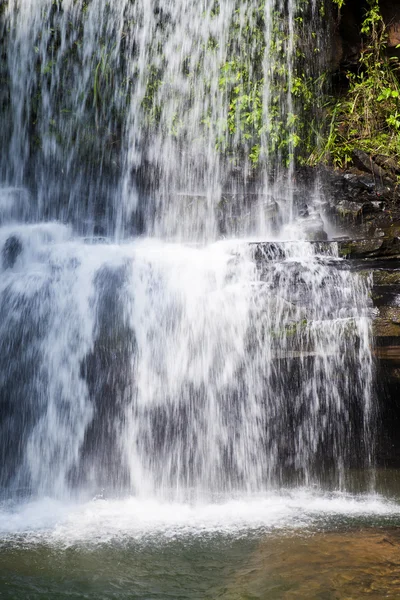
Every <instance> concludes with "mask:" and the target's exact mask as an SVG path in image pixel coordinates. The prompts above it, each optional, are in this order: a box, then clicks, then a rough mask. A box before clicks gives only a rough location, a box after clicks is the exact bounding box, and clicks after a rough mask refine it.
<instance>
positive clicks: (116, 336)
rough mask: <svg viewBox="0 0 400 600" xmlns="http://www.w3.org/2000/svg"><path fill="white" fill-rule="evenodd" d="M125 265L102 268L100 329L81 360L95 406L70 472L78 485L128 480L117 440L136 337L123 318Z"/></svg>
mask: <svg viewBox="0 0 400 600" xmlns="http://www.w3.org/2000/svg"><path fill="white" fill-rule="evenodd" d="M125 281H126V267H125V266H124V265H123V266H121V267H116V268H111V267H103V268H102V269H101V270H100V271H99V272H98V273H97V276H96V279H95V286H96V290H97V298H98V300H97V306H96V307H95V309H96V330H95V336H96V338H95V342H94V345H93V348H92V349H91V351H90V352H89V353H88V355H87V356H86V358H85V360H84V361H83V363H82V365H81V371H82V377H83V378H84V379H85V380H86V382H87V387H88V391H89V395H90V399H91V402H92V405H93V419H92V422H91V423H90V425H89V426H88V428H87V430H86V432H85V439H84V443H83V446H82V449H81V460H80V463H79V464H78V465H77V467H76V468H75V469H73V471H72V472H71V474H70V477H71V481H72V482H73V483H75V484H82V483H85V484H86V485H88V484H91V485H92V486H93V487H94V488H95V489H102V488H104V487H108V488H110V487H111V488H113V489H119V488H120V487H125V486H126V485H128V484H129V481H128V474H127V473H128V469H127V468H126V466H125V465H124V461H123V458H122V456H121V451H120V447H119V442H118V436H119V428H121V429H122V421H123V410H124V406H125V400H126V398H129V397H131V395H132V377H133V372H132V369H133V365H132V356H134V355H135V350H136V341H135V337H134V334H133V332H132V331H131V329H130V328H129V326H128V324H127V323H126V320H125V319H124V296H123V292H124V284H125Z"/></svg>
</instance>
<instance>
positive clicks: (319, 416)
mask: <svg viewBox="0 0 400 600" xmlns="http://www.w3.org/2000/svg"><path fill="white" fill-rule="evenodd" d="M320 8H321V7H320V4H319V3H318V2H312V3H310V6H309V7H308V9H307V11H308V12H307V14H305V13H304V15H303V12H302V11H305V10H306V9H305V8H304V7H303V3H302V2H289V3H288V4H287V5H286V6H285V8H284V9H283V8H282V6H281V3H279V2H275V1H273V0H268V1H267V2H265V3H258V2H256V1H255V0H245V1H244V2H243V1H242V2H236V1H235V0H220V2H218V3H214V2H211V1H210V2H204V1H201V2H199V1H198V0H177V1H176V2H171V1H169V0H160V1H159V2H156V3H152V2H148V1H147V0H136V1H135V2H131V0H115V1H113V2H109V3H107V2H104V1H103V0H91V1H89V2H86V1H85V2H83V1H81V0H78V1H76V0H63V1H62V2H53V0H30V1H28V2H18V1H17V0H9V1H8V3H7V5H6V7H5V9H4V10H3V12H2V19H3V33H4V40H3V42H2V44H4V45H5V47H6V58H7V64H6V66H5V67H4V65H2V72H3V71H4V70H5V71H6V74H7V85H8V91H9V100H8V101H5V110H4V114H3V117H1V118H0V127H1V130H0V136H1V141H2V144H3V147H4V148H6V150H5V151H4V152H2V154H1V157H0V175H1V178H2V181H3V189H1V190H0V222H1V228H0V248H1V258H2V261H1V269H2V270H1V279H0V310H1V315H2V319H1V323H0V332H1V336H0V377H1V392H0V401H1V404H0V433H1V436H0V458H1V460H2V462H3V464H4V465H5V469H4V470H3V471H2V474H1V482H0V483H1V486H2V489H3V490H4V494H5V495H11V496H15V495H16V494H19V493H21V494H27V495H29V494H32V495H39V496H43V495H50V496H58V497H62V498H63V497H68V496H69V495H71V494H75V493H78V494H79V493H81V494H93V493H96V494H97V493H100V492H101V493H103V491H104V493H110V494H113V493H116V494H126V493H133V494H135V495H137V496H144V497H158V498H161V499H162V500H165V499H173V500H188V499H189V500H191V499H194V500H198V499H200V498H206V499H210V498H212V499H215V498H219V497H220V496H221V495H224V494H225V495H230V494H233V493H236V492H239V493H253V492H254V493H260V492H265V491H266V490H268V489H271V488H275V487H279V486H283V485H303V484H307V485H311V484H314V483H319V482H320V481H321V480H322V479H325V478H326V477H327V474H329V475H330V476H331V477H332V480H333V481H334V485H335V486H341V485H343V481H344V472H345V469H346V468H348V467H350V466H355V467H365V466H368V467H370V466H371V465H372V464H373V455H374V441H375V433H376V428H375V424H376V404H375V402H374V361H373V355H372V349H371V339H372V316H373V313H372V300H371V298H370V295H369V293H370V284H371V282H370V279H369V278H368V277H362V276H360V275H359V274H358V273H356V272H354V271H352V270H350V269H349V268H348V263H346V259H345V258H343V256H340V254H339V251H340V244H337V243H335V242H333V243H332V242H329V241H327V239H328V233H331V232H332V231H333V226H332V225H331V224H330V223H329V222H328V220H327V218H326V212H324V210H323V208H324V204H325V203H326V202H325V198H324V197H323V195H321V192H320V187H319V184H318V182H315V181H312V182H307V185H302V184H301V182H298V181H297V180H296V178H295V173H294V167H293V154H294V151H295V146H296V138H295V135H294V129H293V122H294V121H295V120H296V118H297V116H298V114H296V113H297V111H298V110H300V108H299V106H298V104H299V103H298V100H297V99H296V94H295V90H296V85H297V86H298V85H300V83H301V82H300V83H299V81H297V80H295V79H296V78H295V64H296V60H299V53H298V52H297V51H296V47H297V46H298V45H300V48H301V49H302V52H300V55H301V60H304V77H306V76H307V73H309V71H310V70H311V69H317V70H318V68H319V66H320V63H321V61H323V58H320V57H319V56H318V54H317V53H316V52H314V54H313V56H314V59H313V61H311V60H310V61H307V60H306V58H307V51H306V48H308V47H309V46H310V43H311V42H310V40H313V39H314V37H313V36H312V35H311V33H310V31H311V30H310V29H309V28H306V27H303V25H302V23H304V20H305V19H306V17H307V19H308V23H311V24H312V23H317V22H320V20H321V19H320V12H321V11H320V10H319V9H320ZM302 15H303V16H302ZM256 25H257V27H256ZM256 29H257V31H258V35H259V38H260V39H258V38H257V39H256V38H255V37H252V32H254V31H255V30H256ZM319 31H320V32H319V33H318V35H319V36H320V37H323V34H324V31H323V29H320V30H319ZM249 32H250V34H249ZM316 35H317V34H316ZM317 37H318V36H317ZM322 47H323V43H322V42H321V48H322ZM303 50H304V51H303ZM256 69H258V70H259V72H260V73H261V74H262V82H263V83H262V89H261V90H254V89H253V90H252V88H251V82H252V81H253V79H252V78H253V75H254V72H255V70H256ZM240 82H241V83H244V88H243V89H244V92H243V95H242V96H240V97H236V96H235V93H236V92H235V86H236V85H238V84H239V83H240ZM256 92H257V93H256ZM253 93H254V97H253V96H251V94H253ZM232 102H236V103H239V104H240V103H244V104H246V103H247V104H246V106H247V109H246V110H247V112H246V113H245V116H246V119H247V120H245V121H241V120H240V119H241V118H242V117H241V116H240V115H241V113H237V121H238V122H237V123H231V122H230V121H229V118H228V113H229V107H230V103H232ZM256 108H257V111H258V112H257V114H258V117H257V118H258V119H259V120H260V121H261V122H262V124H263V126H262V127H260V131H261V133H260V134H259V135H260V140H259V142H260V143H259V145H258V146H257V148H253V149H252V148H247V147H246V144H247V145H248V144H249V141H248V139H249V136H250V134H249V132H248V129H247V128H248V127H253V125H254V127H256V125H255V124H254V123H253V124H252V121H251V119H253V118H254V114H253V113H254V111H255V109H256ZM249 123H250V125H249ZM233 131H234V132H235V133H234V135H232V132H233ZM282 131H283V132H284V134H285V135H284V139H283V138H282V139H281V138H280V137H279V136H281V134H282ZM274 136H275V137H274ZM276 136H278V138H276ZM250 137H251V136H250ZM245 151H246V152H247V154H246V152H245ZM250 151H254V152H256V151H257V152H260V154H261V156H260V162H259V167H258V171H257V174H256V175H257V176H256V175H255V174H254V171H252V169H251V165H250V162H249V159H247V158H245V157H246V156H248V155H249V153H250ZM242 157H243V158H242ZM238 165H239V166H240V169H239V172H238ZM24 190H29V193H28V192H27V191H26V192H25V191H24ZM3 199H4V201H3ZM345 208H346V207H344V208H343V210H345ZM136 234H142V235H141V236H138V235H136ZM135 236H136V237H135ZM223 238H225V239H223Z"/></svg>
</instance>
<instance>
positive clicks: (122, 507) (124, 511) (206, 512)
mask: <svg viewBox="0 0 400 600" xmlns="http://www.w3.org/2000/svg"><path fill="white" fill-rule="evenodd" d="M399 516H400V505H399V504H397V503H395V502H392V501H388V500H385V499H384V498H382V497H381V496H379V495H360V496H352V495H350V494H344V493H332V494H323V493H321V491H318V490H310V489H298V490H296V492H291V491H284V490H283V491H282V490H281V491H280V492H279V493H269V494H267V495H250V496H244V497H243V496H237V497H232V498H230V499H221V500H220V501H219V502H215V503H212V504H209V503H201V502H197V503H194V504H185V503H167V502H159V501H156V500H154V499H152V498H149V499H146V500H140V499H137V498H135V497H129V498H125V499H120V500H116V499H114V500H106V499H102V498H95V499H93V500H91V501H88V502H84V503H79V504H77V503H65V502H59V501H55V500H52V499H49V498H42V499H40V500H34V501H30V502H27V503H22V504H16V505H14V506H13V507H10V506H6V505H3V506H2V507H1V508H0V536H1V537H2V539H3V540H4V541H15V542H17V541H22V540H24V541H25V542H28V543H50V544H61V545H66V546H68V545H73V544H81V543H84V544H103V543H109V542H111V541H114V542H118V541H121V542H129V540H136V541H140V540H142V541H145V540H146V539H149V540H152V539H153V540H156V541H157V542H160V541H162V540H164V541H168V540H171V539H174V538H176V537H182V536H208V535H215V534H220V535H227V536H231V535H234V536H237V535H246V534H247V533H249V532H251V531H253V532H256V531H258V532H260V533H262V532H265V533H267V532H268V531H282V532H283V531H284V530H298V531H299V532H300V531H302V530H304V529H307V530H309V529H310V528H311V529H312V528H315V527H321V526H322V527H326V526H327V524H329V522H330V521H331V522H332V521H333V520H335V519H337V518H340V520H341V521H342V522H343V521H344V519H360V520H363V519H368V520H371V519H374V518H384V519H389V518H392V517H399Z"/></svg>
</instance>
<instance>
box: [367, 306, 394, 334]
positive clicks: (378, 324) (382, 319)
mask: <svg viewBox="0 0 400 600" xmlns="http://www.w3.org/2000/svg"><path fill="white" fill-rule="evenodd" d="M373 330H374V335H375V337H398V338H400V307H395V306H383V307H381V308H380V309H379V316H377V317H376V319H374V323H373Z"/></svg>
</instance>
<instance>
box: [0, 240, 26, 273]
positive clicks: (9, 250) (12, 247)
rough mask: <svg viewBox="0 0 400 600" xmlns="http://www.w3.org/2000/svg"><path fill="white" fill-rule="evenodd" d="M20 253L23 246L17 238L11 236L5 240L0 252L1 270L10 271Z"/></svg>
mask: <svg viewBox="0 0 400 600" xmlns="http://www.w3.org/2000/svg"><path fill="white" fill-rule="evenodd" d="M22 251H23V246H22V242H21V240H20V239H19V237H17V236H16V235H11V236H10V237H9V238H7V240H6V242H5V244H4V246H3V249H2V251H1V258H2V264H3V269H12V268H13V266H14V265H15V263H16V261H17V258H18V256H19V255H20V254H21V253H22Z"/></svg>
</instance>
